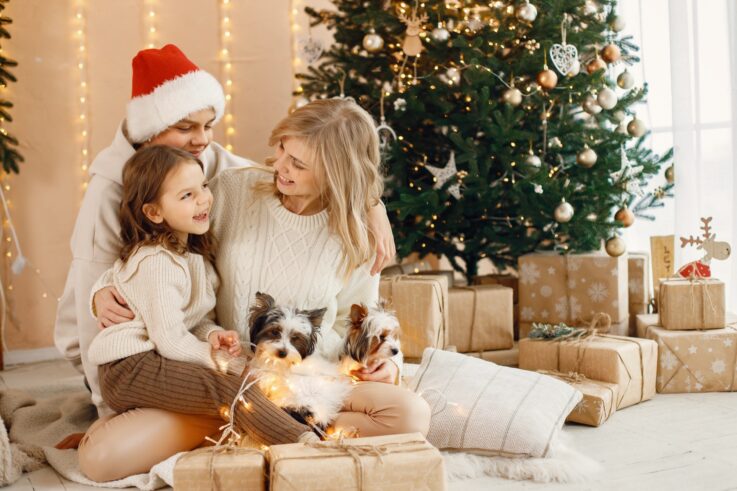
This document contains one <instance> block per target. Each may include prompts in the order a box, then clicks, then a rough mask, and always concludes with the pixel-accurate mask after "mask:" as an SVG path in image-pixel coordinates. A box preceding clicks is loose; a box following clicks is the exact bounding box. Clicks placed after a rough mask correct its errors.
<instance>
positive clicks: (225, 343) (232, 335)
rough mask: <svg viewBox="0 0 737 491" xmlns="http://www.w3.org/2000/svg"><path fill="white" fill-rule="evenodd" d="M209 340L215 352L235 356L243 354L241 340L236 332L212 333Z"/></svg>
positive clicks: (208, 337)
mask: <svg viewBox="0 0 737 491" xmlns="http://www.w3.org/2000/svg"><path fill="white" fill-rule="evenodd" d="M207 340H208V341H209V342H210V346H212V349H214V350H223V351H227V352H228V353H230V354H231V355H233V356H238V355H239V354H240V353H241V340H240V339H239V338H238V333H237V332H235V331H212V332H211V333H210V335H209V336H207Z"/></svg>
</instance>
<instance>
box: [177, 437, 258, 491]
mask: <svg viewBox="0 0 737 491" xmlns="http://www.w3.org/2000/svg"><path fill="white" fill-rule="evenodd" d="M174 489H176V490H177V491H180V490H182V491H210V490H211V489H249V490H251V489H253V490H256V491H258V490H265V489H266V460H265V459H264V456H263V454H262V453H261V452H260V451H259V450H256V449H252V448H234V449H227V450H226V449H224V448H220V449H218V450H215V447H207V448H199V449H197V450H193V451H191V452H188V453H186V454H184V455H183V456H182V457H180V458H179V460H177V463H176V466H175V467H174Z"/></svg>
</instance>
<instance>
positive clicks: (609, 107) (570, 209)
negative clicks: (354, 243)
mask: <svg viewBox="0 0 737 491" xmlns="http://www.w3.org/2000/svg"><path fill="white" fill-rule="evenodd" d="M333 4H334V7H335V9H334V10H326V11H317V10H315V9H310V8H307V9H306V11H307V13H308V15H310V17H311V19H312V25H317V24H324V25H327V27H328V28H330V29H332V30H333V31H334V43H333V44H332V45H331V46H330V47H329V49H326V50H325V51H324V52H323V54H322V56H321V57H320V58H319V60H318V61H316V62H315V63H314V64H313V65H312V66H310V68H309V70H308V72H307V73H302V74H299V75H298V78H299V79H300V81H301V86H300V89H299V90H298V92H297V95H298V96H299V99H298V101H301V103H304V102H305V101H306V100H307V99H312V98H318V97H335V96H341V97H353V98H354V99H355V100H356V101H357V102H358V103H359V104H360V105H361V106H362V107H364V108H365V109H367V110H368V111H370V112H371V113H372V114H373V115H374V116H375V117H376V119H377V120H378V121H380V127H379V134H380V136H381V142H382V151H383V154H384V159H385V166H386V173H387V176H388V178H387V186H386V201H387V207H388V209H389V210H390V217H391V220H392V221H393V225H394V233H395V237H396V240H397V245H398V250H399V254H400V256H407V255H409V254H410V253H412V252H416V253H419V254H420V256H424V255H425V254H428V253H433V254H437V255H444V256H446V257H447V258H448V259H449V261H450V262H451V264H452V265H453V267H454V268H455V269H456V270H458V271H461V272H463V274H464V275H465V276H466V278H467V279H468V280H469V281H470V280H471V279H472V278H473V277H474V276H475V275H476V274H477V271H478V264H479V262H480V261H481V260H482V259H484V258H489V259H490V260H491V261H492V262H493V263H494V265H495V266H496V267H497V268H499V269H500V270H503V269H504V268H506V267H507V266H515V265H516V261H517V258H518V257H519V256H520V255H522V254H525V253H528V252H531V251H533V250H541V249H555V250H559V251H569V252H575V251H589V250H595V249H598V248H599V247H600V245H601V243H602V241H603V240H606V241H607V251H608V252H609V253H610V254H612V255H619V254H622V253H623V252H624V249H625V247H624V242H623V240H622V239H621V238H620V237H618V236H617V229H619V228H621V227H625V226H629V225H631V224H632V222H633V221H634V219H635V215H634V212H635V211H636V212H637V213H638V216H646V215H645V214H644V213H643V212H644V211H645V210H647V209H648V208H651V207H653V206H662V198H663V197H665V196H666V195H668V194H669V190H670V188H671V186H672V184H671V183H670V181H672V179H671V180H670V181H669V183H664V186H662V187H660V188H658V189H657V190H656V191H655V193H654V194H653V193H651V194H649V195H643V193H642V187H643V186H644V185H645V184H646V182H647V181H648V180H649V178H651V177H652V176H653V175H655V174H656V173H658V171H659V169H660V168H661V166H662V165H663V164H665V163H666V162H667V161H668V160H670V158H671V152H669V153H668V154H667V155H664V156H658V155H655V154H654V153H653V152H652V151H650V150H649V149H648V148H647V147H646V145H644V144H643V142H644V139H645V137H646V136H647V135H646V133H647V129H646V127H645V124H644V122H643V121H642V120H641V119H638V118H637V116H636V114H635V109H634V106H635V104H637V103H638V102H641V101H643V99H644V97H645V96H646V93H647V86H646V85H643V86H642V87H637V86H635V81H634V78H633V76H632V74H631V73H630V72H629V71H627V70H626V66H628V65H630V64H633V63H636V62H637V61H639V60H638V58H637V57H636V55H635V53H636V50H637V47H636V46H635V45H634V44H633V43H632V41H631V38H629V37H624V36H622V35H621V34H620V32H621V31H622V29H623V28H624V22H623V20H622V19H621V18H620V17H618V16H617V15H616V13H615V1H613V0H600V1H593V0H532V1H527V0H522V1H520V0H517V1H509V0H508V1H491V2H489V1H486V2H478V1H462V0H455V1H452V0H426V1H422V2H420V1H415V2H398V1H392V0H385V1H359V0H333ZM308 44H309V43H308ZM671 175H672V168H671ZM633 210H634V211H633Z"/></svg>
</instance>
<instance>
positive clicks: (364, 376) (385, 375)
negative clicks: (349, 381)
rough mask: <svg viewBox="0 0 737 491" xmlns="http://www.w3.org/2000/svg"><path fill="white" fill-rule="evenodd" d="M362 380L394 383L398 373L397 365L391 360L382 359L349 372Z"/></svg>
mask: <svg viewBox="0 0 737 491" xmlns="http://www.w3.org/2000/svg"><path fill="white" fill-rule="evenodd" d="M351 374H352V375H355V376H356V377H358V378H359V379H360V380H363V381H364V382H383V383H385V384H394V382H395V381H396V380H397V375H398V374H399V367H397V365H396V364H394V362H393V361H391V360H384V361H380V362H378V363H375V364H374V365H370V366H368V367H366V368H362V369H360V370H354V371H353V372H351Z"/></svg>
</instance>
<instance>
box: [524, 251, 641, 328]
mask: <svg viewBox="0 0 737 491" xmlns="http://www.w3.org/2000/svg"><path fill="white" fill-rule="evenodd" d="M628 277H629V276H628V264H627V258H626V257H625V256H619V257H610V256H608V255H606V254H604V253H600V252H595V253H586V254H565V255H561V254H557V253H554V252H539V253H532V254H527V255H524V256H521V257H520V258H519V309H520V338H525V337H527V335H528V334H529V332H530V328H531V326H532V323H534V322H539V323H546V324H557V323H559V322H563V323H566V324H568V325H576V324H582V323H583V324H585V323H587V322H588V321H589V320H591V319H592V318H593V316H594V315H596V314H597V313H605V314H607V315H609V317H610V319H611V327H610V333H612V334H619V335H626V334H627V333H628V331H629V311H628Z"/></svg>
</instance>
